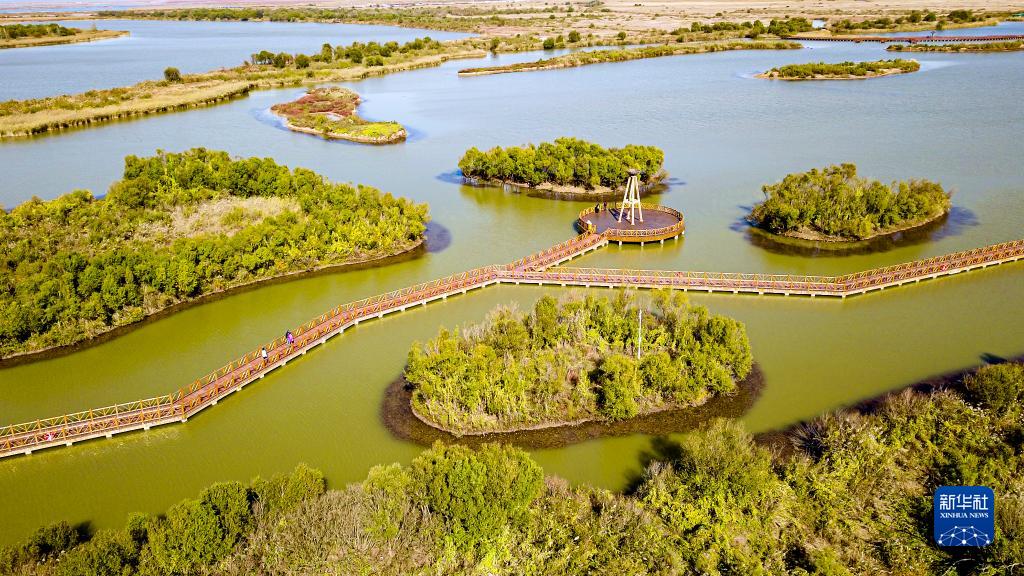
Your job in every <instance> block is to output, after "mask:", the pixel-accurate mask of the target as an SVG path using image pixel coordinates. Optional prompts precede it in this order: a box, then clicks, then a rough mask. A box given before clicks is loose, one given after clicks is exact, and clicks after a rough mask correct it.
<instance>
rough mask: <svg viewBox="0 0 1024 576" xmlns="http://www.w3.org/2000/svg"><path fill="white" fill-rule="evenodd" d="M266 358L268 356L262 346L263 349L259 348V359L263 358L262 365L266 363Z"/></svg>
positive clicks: (265, 348)
mask: <svg viewBox="0 0 1024 576" xmlns="http://www.w3.org/2000/svg"><path fill="white" fill-rule="evenodd" d="M267 356H268V354H267V347H266V346H264V347H263V348H260V357H261V358H263V363H264V364H266V363H267Z"/></svg>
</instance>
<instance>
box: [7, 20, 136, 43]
mask: <svg viewBox="0 0 1024 576" xmlns="http://www.w3.org/2000/svg"><path fill="white" fill-rule="evenodd" d="M127 35H128V32H127V31H125V30H96V29H93V30H82V29H81V28H68V27H65V26H61V25H60V24H2V25H0V49H3V48H29V47H32V46H54V45H58V44H74V43H77V42H93V41H95V40H109V39H110V38H119V37H121V36H127Z"/></svg>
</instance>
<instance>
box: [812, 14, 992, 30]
mask: <svg viewBox="0 0 1024 576" xmlns="http://www.w3.org/2000/svg"><path fill="white" fill-rule="evenodd" d="M987 19H988V16H987V15H985V14H984V13H975V12H972V11H971V10H952V11H950V12H949V13H948V14H946V15H945V16H941V17H940V16H939V15H938V14H936V13H935V12H933V11H931V10H927V11H923V12H922V11H921V10H911V11H910V13H909V14H907V15H906V16H898V17H896V18H889V17H881V18H874V19H867V20H860V21H856V22H853V21H850V20H849V19H845V18H844V19H842V20H840V21H838V22H835V23H833V24H830V25H829V29H830V30H832V31H833V32H835V33H836V34H843V33H847V32H851V31H855V30H893V29H898V28H901V27H905V26H906V25H908V24H909V25H917V24H920V23H922V22H929V23H930V22H936V25H937V27H939V28H941V26H942V25H943V24H945V23H950V22H952V23H954V24H965V23H970V22H984V21H985V20H987Z"/></svg>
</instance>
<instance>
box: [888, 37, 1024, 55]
mask: <svg viewBox="0 0 1024 576" xmlns="http://www.w3.org/2000/svg"><path fill="white" fill-rule="evenodd" d="M885 49H886V50H888V51H889V52H974V53H978V52H1016V51H1019V50H1024V40H1009V41H1006V42H979V43H972V42H965V43H963V44H891V45H889V46H887V47H886V48H885Z"/></svg>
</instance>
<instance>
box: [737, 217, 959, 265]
mask: <svg viewBox="0 0 1024 576" xmlns="http://www.w3.org/2000/svg"><path fill="white" fill-rule="evenodd" d="M740 208H742V209H744V211H745V212H748V213H749V212H750V207H744V206H741V207H740ZM977 225H978V218H977V216H975V214H974V212H972V211H971V210H969V209H967V208H962V207H953V209H952V210H950V211H949V214H946V215H945V216H943V217H942V218H939V219H937V220H934V221H932V222H929V223H927V224H923V225H921V226H917V227H916V228H910V229H908V230H901V231H899V232H893V233H892V234H886V235H884V236H878V237H876V238H871V239H870V240H862V241H857V242H816V241H813V240H802V239H799V238H788V237H785V236H779V235H777V234H772V233H770V232H767V231H765V230H762V229H760V228H758V227H756V226H753V225H751V224H750V222H748V221H747V220H746V217H743V218H740V219H737V220H736V221H734V222H733V223H732V224H731V225H730V226H729V229H730V230H732V231H734V232H741V233H744V234H746V236H747V240H749V241H750V243H751V244H753V245H754V246H757V247H758V248H763V249H765V250H767V251H769V252H772V253H775V254H782V255H786V256H811V257H815V256H825V257H835V256H853V255H862V254H877V253H880V252H887V251H889V250H893V249H896V248H902V247H905V246H915V245H918V244H924V243H927V242H934V241H936V240H941V239H943V238H948V237H952V236H958V235H960V234H962V233H963V232H964V230H965V229H966V228H968V227H971V226H977Z"/></svg>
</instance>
